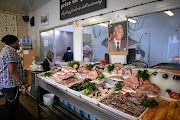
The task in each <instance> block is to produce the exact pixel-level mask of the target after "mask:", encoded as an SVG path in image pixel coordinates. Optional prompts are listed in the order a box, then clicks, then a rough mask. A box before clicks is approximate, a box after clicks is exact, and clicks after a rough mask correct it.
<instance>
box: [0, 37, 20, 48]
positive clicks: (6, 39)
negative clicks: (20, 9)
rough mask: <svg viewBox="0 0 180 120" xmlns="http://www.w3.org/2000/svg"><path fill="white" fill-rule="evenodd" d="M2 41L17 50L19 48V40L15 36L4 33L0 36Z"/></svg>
mask: <svg viewBox="0 0 180 120" xmlns="http://www.w3.org/2000/svg"><path fill="white" fill-rule="evenodd" d="M1 41H2V42H4V43H5V44H6V45H9V46H11V47H13V48H15V49H17V50H19V47H20V45H19V40H18V38H17V37H16V36H14V35H6V36H4V37H3V38H2V40H1Z"/></svg>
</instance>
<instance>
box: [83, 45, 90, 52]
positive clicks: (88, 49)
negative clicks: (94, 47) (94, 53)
mask: <svg viewBox="0 0 180 120" xmlns="http://www.w3.org/2000/svg"><path fill="white" fill-rule="evenodd" d="M83 50H84V51H91V47H89V46H88V45H85V46H84V47H83Z"/></svg>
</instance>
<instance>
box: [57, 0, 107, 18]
mask: <svg viewBox="0 0 180 120" xmlns="http://www.w3.org/2000/svg"><path fill="white" fill-rule="evenodd" d="M103 8H106V0H60V20H65V19H68V18H71V17H75V16H78V15H82V14H85V13H89V12H93V11H96V10H100V9H103Z"/></svg>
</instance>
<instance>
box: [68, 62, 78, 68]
mask: <svg viewBox="0 0 180 120" xmlns="http://www.w3.org/2000/svg"><path fill="white" fill-rule="evenodd" d="M74 64H77V65H78V66H79V62H76V61H74V62H72V63H70V64H69V66H70V67H73V66H74Z"/></svg>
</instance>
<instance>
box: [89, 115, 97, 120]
mask: <svg viewBox="0 0 180 120" xmlns="http://www.w3.org/2000/svg"><path fill="white" fill-rule="evenodd" d="M89 119H90V120H97V119H96V118H95V117H93V116H91V115H89Z"/></svg>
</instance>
